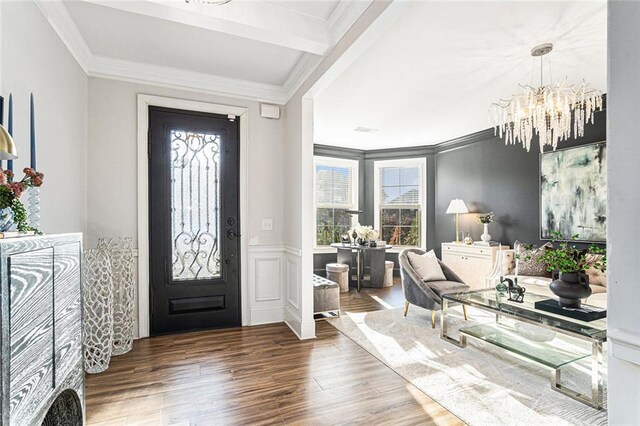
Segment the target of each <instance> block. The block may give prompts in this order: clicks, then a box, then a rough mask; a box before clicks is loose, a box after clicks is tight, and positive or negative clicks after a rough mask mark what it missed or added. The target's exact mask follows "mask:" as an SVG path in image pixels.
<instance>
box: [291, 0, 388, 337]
mask: <svg viewBox="0 0 640 426" xmlns="http://www.w3.org/2000/svg"><path fill="white" fill-rule="evenodd" d="M391 3H392V2H391V1H386V0H385V1H376V2H373V3H372V4H371V5H370V6H369V7H368V8H367V9H366V10H365V11H364V13H363V14H362V15H361V16H360V17H359V18H358V20H357V21H356V22H355V23H354V24H353V26H352V27H351V28H350V29H349V31H347V33H346V34H345V35H344V36H343V37H342V39H341V40H340V41H339V42H338V43H337V44H336V45H335V47H334V48H333V49H332V50H331V52H329V54H328V55H327V56H326V57H325V58H324V59H323V61H322V62H321V63H320V65H319V66H318V67H317V68H316V69H315V70H314V71H313V73H312V74H311V76H309V78H308V79H307V80H306V81H305V82H304V83H303V84H302V86H301V87H300V89H299V90H298V91H297V92H296V94H295V95H294V96H293V97H292V98H291V100H290V101H289V102H287V104H286V106H285V114H284V119H285V123H284V148H285V149H284V152H285V156H286V159H285V162H286V163H287V164H288V165H289V167H287V168H286V169H285V175H284V181H285V182H286V183H287V184H288V186H287V188H286V194H285V200H284V201H285V203H286V206H287V208H286V209H285V211H284V220H285V222H286V223H287V224H288V228H287V229H286V230H285V233H284V241H285V244H286V245H287V246H289V247H291V248H292V250H290V251H289V252H288V254H287V262H288V265H290V268H289V273H288V274H287V275H286V279H285V287H286V289H285V292H286V295H287V300H286V307H285V321H286V323H287V324H288V325H289V327H290V328H291V329H292V330H293V331H294V332H295V333H296V334H297V335H298V337H300V338H302V339H308V338H313V337H315V323H314V321H313V284H312V281H311V277H312V275H313V235H312V232H311V229H313V90H314V89H317V87H319V86H326V84H327V83H326V80H327V79H329V78H333V76H334V75H337V74H338V73H339V72H340V71H341V70H343V69H344V66H345V60H343V55H344V54H345V53H346V52H347V51H349V50H350V49H353V50H352V52H351V54H352V55H353V54H354V53H353V52H354V51H358V52H359V51H361V50H360V47H358V46H355V44H356V41H358V39H359V38H360V37H361V36H362V35H363V34H364V33H365V32H366V31H367V30H368V29H369V27H370V26H371V25H372V23H373V22H374V21H376V20H377V19H378V18H379V17H380V16H381V15H382V14H383V13H384V12H385V10H386V9H387V8H388V6H389V5H390V4H391ZM340 60H342V63H338V62H339V61H340ZM323 79H324V80H325V81H321V80H323Z"/></svg>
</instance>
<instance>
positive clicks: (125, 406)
mask: <svg viewBox="0 0 640 426" xmlns="http://www.w3.org/2000/svg"><path fill="white" fill-rule="evenodd" d="M402 302H403V298H402V291H401V288H400V285H399V284H396V285H394V286H393V287H391V288H385V289H375V290H374V289H363V291H362V292H361V293H357V292H355V290H352V291H351V292H349V293H345V294H343V295H342V298H341V303H342V307H343V310H348V311H359V312H362V311H371V310H376V309H384V308H385V306H386V307H389V306H393V307H400V306H402ZM86 393H87V395H86V402H87V422H88V424H89V425H263V424H264V425H266V424H269V425H271V424H293V425H334V424H335V425H338V424H376V425H378V424H380V425H385V424H388V425H412V424H421V425H425V424H427V425H428V424H437V425H457V424H463V423H462V422H461V421H460V420H459V419H458V418H456V417H455V416H453V415H452V414H451V413H449V412H448V411H447V410H445V409H444V408H443V407H442V406H440V405H439V404H437V403H436V402H434V401H433V400H431V399H430V398H429V397H427V396H426V395H425V394H424V393H422V392H421V391H420V390H418V389H417V388H416V387H414V386H413V385H411V384H410V383H409V382H407V381H406V380H404V379H403V378H402V377H400V376H399V375H397V374H396V373H395V372H394V371H393V370H391V369H389V368H388V367H387V366H386V365H384V364H383V363H382V362H380V361H378V360H377V359H376V358H375V357H373V356H372V355H370V354H369V353H368V352H366V351H365V350H364V349H362V348H360V346H358V345H357V344H355V343H354V342H352V341H351V340H350V339H348V338H347V337H346V336H344V335H343V334H342V333H340V332H338V331H337V330H336V329H335V328H333V327H332V326H330V325H329V324H327V323H326V322H324V321H319V322H318V323H317V339H314V340H306V341H299V340H298V339H297V338H296V337H295V336H294V334H293V333H292V332H291V331H290V330H289V328H288V327H287V326H286V325H284V324H273V325H265V326H258V327H246V328H234V329H226V330H217V331H203V332H194V333H185V334H176V335H171V336H162V337H154V338H150V339H143V340H138V341H136V342H135V343H134V349H133V351H132V352H130V353H128V354H126V355H123V356H120V357H115V358H113V359H112V360H111V366H110V368H109V370H107V371H106V372H105V373H102V374H98V375H89V376H88V377H87V381H86Z"/></svg>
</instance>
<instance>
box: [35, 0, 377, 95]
mask: <svg viewBox="0 0 640 426" xmlns="http://www.w3.org/2000/svg"><path fill="white" fill-rule="evenodd" d="M34 2H35V4H36V5H37V6H38V8H39V9H40V11H41V12H42V14H43V15H44V17H45V18H46V19H47V21H48V22H49V24H50V25H51V27H52V28H53V29H54V31H55V32H56V33H57V34H58V36H59V37H60V39H61V40H62V42H63V43H64V44H65V46H66V47H67V49H68V50H69V52H70V53H71V55H72V56H73V57H74V58H75V60H76V61H77V62H78V64H79V65H80V67H81V68H82V69H83V71H84V72H85V73H86V74H87V75H88V76H90V77H99V78H105V79H112V80H119V81H127V82H134V83H140V84H150V85H156V86H161V87H168V88H174V89H181V90H190V91H197V92H206V93H212V94H216V95H223V96H231V97H236V98H241V99H248V100H254V101H260V102H269V103H274V104H278V105H284V104H286V103H287V102H288V101H289V99H291V97H292V96H293V95H294V94H295V93H296V91H297V90H298V89H299V88H300V87H301V86H302V84H303V83H304V82H305V81H306V80H307V78H308V77H309V76H310V75H311V73H312V72H313V70H315V69H316V67H317V66H318V65H319V64H320V63H321V62H322V58H323V56H319V55H315V54H312V53H308V52H303V54H302V55H301V57H300V59H299V60H298V62H297V63H296V65H295V66H294V67H293V69H292V70H291V72H290V73H289V76H288V77H287V79H286V80H285V82H284V84H283V85H282V86H278V85H273V84H267V83H260V82H254V81H248V80H241V79H235V78H230V77H222V76H218V75H213V74H205V73H198V72H194V71H188V70H184V69H178V68H171V67H164V66H159V65H152V64H144V63H139V62H132V61H124V60H119V59H113V58H107V57H103V56H97V55H94V54H93V53H92V52H91V49H90V48H89V45H88V44H87V42H86V41H85V39H84V37H83V36H82V34H81V33H80V30H79V29H78V27H77V25H76V24H75V22H74V21H73V18H71V15H70V14H69V12H68V11H67V8H66V7H65V5H64V3H63V2H62V1H61V0H34ZM371 3H372V0H365V1H356V0H343V1H341V2H340V3H338V5H337V6H336V9H335V10H334V11H333V13H332V14H331V16H330V17H329V19H328V20H327V22H326V23H327V27H328V32H329V36H330V38H332V39H333V40H334V41H336V40H339V39H340V38H342V36H343V35H344V34H345V33H346V32H347V31H348V30H349V28H351V26H352V25H353V23H354V22H355V21H356V20H357V19H358V17H360V15H362V13H363V12H364V11H365V10H366V9H367V7H369V5H370V4H371ZM333 45H334V44H332V46H333Z"/></svg>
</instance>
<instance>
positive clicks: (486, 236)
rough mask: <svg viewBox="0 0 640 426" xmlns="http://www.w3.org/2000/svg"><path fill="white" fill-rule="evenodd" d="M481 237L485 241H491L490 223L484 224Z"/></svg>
mask: <svg viewBox="0 0 640 426" xmlns="http://www.w3.org/2000/svg"><path fill="white" fill-rule="evenodd" d="M480 239H481V240H482V241H484V242H485V243H488V242H489V241H491V234H489V224H488V223H485V224H484V231H483V232H482V235H480Z"/></svg>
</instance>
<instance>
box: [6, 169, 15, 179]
mask: <svg viewBox="0 0 640 426" xmlns="http://www.w3.org/2000/svg"><path fill="white" fill-rule="evenodd" d="M4 174H5V176H6V177H8V178H12V177H13V176H14V174H13V172H12V171H11V170H5V171H4Z"/></svg>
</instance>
